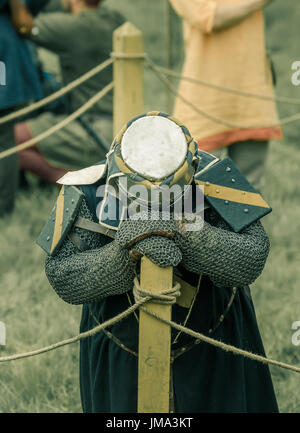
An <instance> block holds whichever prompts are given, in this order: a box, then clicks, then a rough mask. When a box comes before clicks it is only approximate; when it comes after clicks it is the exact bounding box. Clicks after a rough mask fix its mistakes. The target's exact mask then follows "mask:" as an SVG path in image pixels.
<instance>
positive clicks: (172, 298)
mask: <svg viewBox="0 0 300 433" xmlns="http://www.w3.org/2000/svg"><path fill="white" fill-rule="evenodd" d="M133 296H134V299H135V302H140V301H141V300H142V299H144V298H151V302H154V303H155V304H163V305H173V304H175V302H176V298H177V296H180V284H179V283H177V284H175V286H174V287H172V288H171V289H168V290H165V291H164V294H161V293H152V292H148V291H147V290H143V289H141V287H140V284H139V280H138V278H137V277H135V279H134V286H133Z"/></svg>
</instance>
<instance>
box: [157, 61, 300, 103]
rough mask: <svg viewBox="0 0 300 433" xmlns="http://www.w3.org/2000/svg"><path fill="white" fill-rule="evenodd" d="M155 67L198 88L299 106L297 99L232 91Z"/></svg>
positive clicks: (231, 89) (229, 88) (230, 88)
mask: <svg viewBox="0 0 300 433" xmlns="http://www.w3.org/2000/svg"><path fill="white" fill-rule="evenodd" d="M155 66H156V69H157V70H158V71H160V72H162V73H163V74H164V75H169V76H171V77H175V78H178V79H182V80H185V81H189V82H191V83H194V84H199V85H200V86H205V87H211V88H212V89H216V90H220V91H222V92H227V93H234V94H236V95H240V96H246V97H249V98H257V99H263V100H265V101H272V102H274V101H277V102H281V103H284V104H294V105H300V99H298V98H289V97H287V96H279V95H274V96H269V95H261V94H259V93H252V92H247V91H245V90H238V89H233V88H232V87H225V86H221V85H219V84H214V83H210V82H208V81H205V80H199V79H196V78H191V77H187V76H185V75H181V74H179V73H177V72H174V71H172V70H171V69H169V68H164V67H162V66H157V65H155Z"/></svg>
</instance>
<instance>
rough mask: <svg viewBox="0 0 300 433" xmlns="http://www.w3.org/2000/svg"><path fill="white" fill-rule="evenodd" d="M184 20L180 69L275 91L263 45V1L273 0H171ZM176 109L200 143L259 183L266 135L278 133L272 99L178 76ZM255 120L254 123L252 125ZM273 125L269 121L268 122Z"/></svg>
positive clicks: (244, 86) (250, 89)
mask: <svg viewBox="0 0 300 433" xmlns="http://www.w3.org/2000/svg"><path fill="white" fill-rule="evenodd" d="M169 1H170V3H171V5H172V6H173V8H174V9H175V11H176V12H177V13H178V14H179V15H180V16H181V17H182V18H183V20H184V35H185V63H184V67H183V72H182V75H183V76H186V77H190V78H193V79H198V80H204V81H208V82H210V83H213V84H217V85H219V86H223V87H229V88H234V89H237V90H240V91H247V92H250V93H257V94H261V95H267V96H270V97H273V74H272V68H271V62H270V60H269V59H268V57H267V53H266V49H265V35H264V18H263V12H262V7H263V6H265V5H267V4H269V3H271V2H272V1H273V0H243V1H234V2H233V1H232V0H189V1H188V2H187V1H185V0H169ZM179 93H181V94H182V95H184V97H185V98H186V99H189V101H190V102H191V103H192V104H193V105H195V106H197V107H199V109H201V110H203V111H205V112H207V113H208V114H209V115H211V116H214V117H217V118H219V119H223V120H224V121H227V122H230V123H231V124H234V125H236V127H230V126H227V125H224V124H222V123H217V122H215V121H213V120H210V119H208V118H206V117H204V116H202V115H200V114H199V113H197V112H196V111H195V110H194V109H193V108H192V107H190V106H189V105H187V104H186V103H184V102H183V101H182V100H181V99H180V98H179V97H178V98H177V100H176V104H175V113H174V115H175V116H176V117H177V118H179V119H182V122H183V123H184V124H186V125H187V127H188V128H189V129H190V130H191V133H192V135H193V136H194V137H195V138H196V139H197V140H198V143H199V148H200V149H202V150H205V151H207V152H210V153H214V154H215V155H216V156H220V154H221V152H222V150H223V149H224V148H225V147H226V148H227V153H228V156H230V157H231V158H232V159H233V161H234V162H235V163H236V165H237V166H238V167H239V169H240V170H241V171H242V172H243V173H244V175H245V176H246V177H247V178H248V180H249V181H250V182H251V183H252V184H253V186H254V187H255V188H257V189H260V188H261V187H262V179H263V173H264V167H265V162H266V158H267V153H268V142H269V140H270V139H281V138H282V131H281V128H280V126H279V119H278V115H277V109H276V104H275V102H274V101H266V100H262V99H257V98H249V97H245V96H242V95H239V94H236V93H229V92H223V91H221V90H217V89H213V88H210V87H205V86H200V85H198V84H195V83H192V82H188V81H185V80H183V79H182V80H181V83H180V86H179ZM256 125H258V126H257V127H256ZM271 125H272V126H271Z"/></svg>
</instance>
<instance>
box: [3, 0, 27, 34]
mask: <svg viewBox="0 0 300 433" xmlns="http://www.w3.org/2000/svg"><path fill="white" fill-rule="evenodd" d="M9 6H10V11H11V21H12V24H13V26H14V28H15V29H16V30H17V32H19V33H20V34H22V35H26V34H29V33H30V32H31V30H32V28H33V16H32V14H31V13H30V11H29V10H28V8H27V6H26V5H25V3H24V2H23V1H21V0H9Z"/></svg>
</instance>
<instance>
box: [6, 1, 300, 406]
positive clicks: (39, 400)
mask: <svg viewBox="0 0 300 433" xmlns="http://www.w3.org/2000/svg"><path fill="white" fill-rule="evenodd" d="M107 3H108V4H109V3H111V4H113V5H114V7H120V9H121V10H123V11H126V14H127V16H128V19H130V20H131V21H132V22H134V23H135V24H136V25H137V26H138V27H139V28H140V29H141V30H143V32H144V34H145V37H146V41H145V45H146V51H147V52H149V53H150V56H151V57H152V58H153V59H154V60H155V61H156V62H159V63H160V64H163V65H166V59H167V55H166V29H165V26H164V23H165V15H163V12H164V11H165V2H164V1H162V0H154V1H153V2H147V1H146V0H139V1H138V2H130V1H128V0H108V1H107ZM299 19H300V12H298V9H297V8H296V7H295V6H294V3H293V2H292V1H291V0H285V2H284V3H283V2H274V5H272V7H271V8H270V9H269V11H268V16H267V23H268V31H267V36H268V43H269V46H270V47H271V48H272V51H273V54H274V61H275V65H276V69H277V73H278V86H277V92H278V94H281V95H289V96H298V97H300V89H299V88H295V87H293V86H292V85H291V83H290V66H291V63H292V62H293V61H294V60H297V50H296V47H295V44H294V42H293V41H294V39H293V38H295V37H296V35H297V31H296V30H297V27H296V25H297V24H296V23H297V22H299ZM174 25H175V27H176V28H177V25H178V22H177V21H175V23H174ZM290 29H292V30H290ZM179 52H181V48H180V47H179ZM173 64H174V66H178V65H179V64H180V60H178V61H176V58H175V57H174V59H173ZM145 90H146V108H147V109H159V110H166V106H167V96H166V93H165V92H162V88H161V86H160V84H159V83H158V82H157V80H156V79H155V78H154V77H153V76H152V75H151V74H150V72H147V73H146V76H145ZM296 110H297V106H292V107H287V106H283V107H280V114H281V116H286V115H288V114H291V113H292V112H296ZM298 131H299V123H298V124H297V123H296V124H293V125H290V126H289V127H287V128H285V129H284V133H285V138H284V140H283V141H282V142H272V143H271V148H270V154H269V160H268V166H267V169H266V185H265V190H264V195H265V198H266V199H267V200H268V201H269V202H270V203H271V205H272V207H273V212H272V213H271V214H270V215H269V216H267V217H266V218H265V219H264V225H265V227H266V230H267V232H268V234H269V236H270V240H271V252H270V256H269V259H268V261H267V265H266V267H265V270H264V272H263V274H262V276H261V277H260V278H259V279H258V280H257V281H256V283H255V284H254V285H253V286H252V295H253V299H254V304H255V307H256V313H257V319H258V323H259V326H260V330H261V334H262V338H263V341H264V345H265V349H266V352H267V355H268V356H269V357H270V358H273V359H277V360H281V361H283V362H287V363H292V364H294V365H299V364H300V347H299V346H298V347H297V346H293V345H292V342H291V337H292V330H291V325H292V323H293V322H294V321H296V320H300V308H299V307H300V302H299V281H300V269H299V266H298V264H299V259H300V237H299V232H300V206H299V199H300V191H299V167H300V151H299V150H298V136H299V133H298ZM30 180H31V184H32V188H31V189H30V191H29V192H22V191H20V192H19V193H18V197H17V201H16V209H15V211H14V213H13V215H11V216H9V217H6V218H4V219H2V220H0V245H1V259H0V287H1V292H0V293H1V303H0V305H1V306H0V321H3V322H5V323H6V327H7V345H6V346H5V347H0V356H4V355H9V354H13V353H19V352H24V351H27V350H32V349H35V348H39V347H43V346H46V345H48V344H51V343H55V342H57V341H59V340H61V339H65V338H68V337H70V336H73V335H76V334H78V331H79V321H80V312H81V307H78V306H71V305H68V304H65V303H64V302H63V301H61V300H60V299H59V298H58V297H57V295H56V294H55V293H54V291H53V289H52V288H51V287H50V286H49V283H48V281H47V279H46V276H45V274H44V258H45V255H44V253H43V251H41V250H40V248H39V247H38V246H37V245H36V244H35V240H36V238H37V236H38V234H39V232H40V230H41V228H42V226H43V224H44V222H45V221H46V219H47V218H48V215H49V212H50V210H51V208H52V206H53V203H54V200H55V197H56V195H57V188H56V187H53V188H52V187H49V188H39V187H38V186H37V183H36V181H35V180H34V179H30ZM78 349H79V346H78V344H74V345H71V346H67V347H64V348H60V349H58V350H55V351H53V352H50V353H47V354H43V355H40V356H37V357H34V358H30V359H25V360H19V361H14V362H10V363H4V364H1V365H0V368H1V375H0V389H1V393H0V412H10V413H21V412H22V413H23V412H33V413H38V412H66V413H70V412H81V405H80V394H79V374H78V361H79V358H78ZM271 372H272V376H273V381H274V386H275V391H276V395H277V398H278V403H279V407H280V411H281V412H299V411H300V395H299V391H298V390H299V385H300V377H299V375H297V374H296V373H293V372H289V371H285V370H282V369H279V368H277V367H272V368H271Z"/></svg>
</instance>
